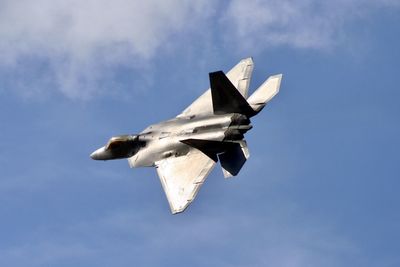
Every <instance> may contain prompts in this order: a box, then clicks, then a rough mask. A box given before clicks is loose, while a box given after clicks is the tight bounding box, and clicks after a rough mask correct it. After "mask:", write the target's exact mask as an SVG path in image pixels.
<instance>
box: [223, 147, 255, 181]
mask: <svg viewBox="0 0 400 267" xmlns="http://www.w3.org/2000/svg"><path fill="white" fill-rule="evenodd" d="M235 144H236V145H235V146H233V147H231V148H230V149H228V150H226V151H225V152H224V153H221V154H219V155H218V158H219V161H220V163H221V167H222V171H223V173H224V177H225V178H229V177H232V176H236V175H237V174H238V173H239V171H240V170H241V169H242V167H243V165H244V164H245V163H246V160H247V159H248V158H249V156H250V154H249V150H248V148H247V143H246V141H245V140H242V141H240V142H238V143H235Z"/></svg>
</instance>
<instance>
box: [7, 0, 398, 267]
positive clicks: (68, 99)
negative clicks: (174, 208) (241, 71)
mask: <svg viewBox="0 0 400 267" xmlns="http://www.w3.org/2000/svg"><path fill="white" fill-rule="evenodd" d="M399 25H400V2H399V1H391V0H386V1H373V0H364V1H361V0H351V1H324V2H320V1H314V0H299V1H290V0H284V1H273V0H266V1H257V0H250V1H239V0H232V1H212V2H211V1H187V2H186V1H185V2H182V1H175V0H169V1H158V0H151V1H146V2H145V3H144V2H143V3H142V2H141V1H128V0H116V1H112V4H111V2H109V1H105V0H101V1H85V2H84V3H82V2H81V1H74V0H73V1H64V0H61V1H50V0H38V1H28V0H26V1H23V0H21V1H0V140H1V142H0V151H1V152H0V166H1V175H0V218H1V219H0V229H1V230H0V265H1V266H33V267H36V266H74V267H76V266H172V265H174V266H188V265H189V266H205V265H207V266H210V265H211V266H213V265H214V266H288V267H292V266H296V267H297V266H299V267H300V266H379V267H382V266H384V267H386V266H387V267H391V266H399V265H400V256H399V253H398V252H399V250H400V244H399V241H398V240H399V239H400V212H399V203H400V196H399V194H398V188H399V186H400V182H399V174H400V164H399V156H398V151H399V149H400V141H399V136H400V125H399V115H400V106H399V104H398V99H399V98H400V90H399V84H400V75H399V69H400V68H399V67H400V64H399V62H400V50H399V47H400V27H399ZM248 56H253V58H254V61H255V70H254V73H253V80H252V82H251V88H250V90H254V89H255V88H257V86H258V85H260V84H261V83H262V82H263V81H264V80H265V79H266V78H267V76H269V75H272V74H276V73H283V74H284V77H283V82H282V86H281V91H280V93H279V95H278V96H277V97H276V98H275V99H273V101H271V103H270V104H269V105H268V107H267V108H266V109H264V111H263V112H262V113H261V114H260V115H258V116H257V117H255V118H254V119H253V125H254V128H253V130H252V131H250V132H249V133H248V134H247V140H248V143H249V149H250V153H251V157H250V159H249V161H248V162H247V163H246V165H245V166H244V168H243V169H242V171H241V173H240V174H239V176H238V177H236V178H234V179H230V180H224V178H223V175H222V171H221V170H220V168H219V167H217V168H215V170H214V171H213V172H212V173H211V175H210V176H209V178H208V180H207V181H206V183H205V184H204V186H203V187H202V189H201V191H200V192H199V194H198V196H197V199H196V201H195V202H194V203H192V205H191V206H190V207H189V209H188V210H187V211H186V212H185V213H183V214H180V215H175V216H172V215H171V214H170V211H169V207H168V203H167V201H166V199H165V196H164V192H163V191H162V188H161V185H160V183H159V180H158V177H157V175H156V172H155V170H154V169H151V168H148V169H146V168H143V169H130V168H129V167H128V163H127V162H126V161H125V160H120V161H112V162H111V161H110V162H96V161H92V160H91V159H90V158H89V154H90V153H91V152H92V151H93V150H94V149H96V148H97V147H99V146H101V145H103V144H104V143H105V142H106V141H107V140H108V138H109V137H111V136H113V135H117V134H125V133H137V132H140V131H141V130H142V129H143V128H145V127H146V126H147V125H148V124H150V123H155V122H158V121H162V120H165V119H168V118H171V117H173V116H175V115H177V114H178V113H180V112H181V111H182V110H183V109H184V108H185V107H186V106H187V105H189V104H190V103H191V102H192V101H193V100H194V99H195V98H196V97H197V96H198V95H200V94H201V93H202V92H203V91H204V90H205V89H206V88H208V86H209V85H208V72H210V71H215V70H220V69H222V70H225V71H228V70H229V69H230V68H231V67H232V66H234V65H235V64H236V63H237V62H238V61H239V60H240V59H241V58H244V57H248Z"/></svg>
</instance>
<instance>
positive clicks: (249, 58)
mask: <svg viewBox="0 0 400 267" xmlns="http://www.w3.org/2000/svg"><path fill="white" fill-rule="evenodd" d="M241 62H246V63H247V64H249V65H250V64H253V63H254V61H253V57H247V58H243V59H242V60H241Z"/></svg>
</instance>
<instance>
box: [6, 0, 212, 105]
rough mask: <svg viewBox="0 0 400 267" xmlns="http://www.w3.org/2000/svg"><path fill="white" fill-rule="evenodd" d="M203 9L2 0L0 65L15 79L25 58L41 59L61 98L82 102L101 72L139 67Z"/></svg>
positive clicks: (124, 0)
mask: <svg viewBox="0 0 400 267" xmlns="http://www.w3.org/2000/svg"><path fill="white" fill-rule="evenodd" d="M206 6H207V4H206V3H205V1H196V2H191V1H183V2H182V1H178V0H162V1H160V0H150V1H130V0H115V1H107V0H97V1H94V0H88V1H79V0H62V1H51V0H38V1H29V0H25V1H24V0H23V1H3V2H1V3H0V61H1V62H2V65H3V67H6V68H7V69H10V68H14V71H13V72H11V74H16V73H17V72H18V70H20V69H23V68H25V67H26V62H27V61H29V59H32V58H33V59H39V60H44V61H45V64H48V65H49V66H50V70H51V71H49V73H48V75H53V77H51V79H52V80H53V81H55V82H56V85H57V86H58V87H59V89H60V90H61V91H62V92H63V93H64V94H66V95H67V96H69V97H72V98H75V97H87V96H89V95H91V94H92V93H93V92H92V91H93V90H95V89H96V85H98V84H99V80H101V79H102V75H103V74H104V73H107V68H109V67H112V66H113V65H114V64H124V63H129V64H131V65H136V66H140V65H143V64H145V63H146V60H147V59H149V58H152V57H153V56H154V54H155V52H156V51H157V49H158V48H159V47H160V46H163V45H164V44H165V42H168V41H171V40H169V39H168V37H170V36H171V35H173V34H174V33H177V32H179V31H181V30H183V29H185V28H187V27H190V25H195V24H196V21H197V20H198V19H200V18H203V17H204V16H206V12H205V11H206V10H205V9H206ZM132 62H134V63H132ZM16 78H23V77H16ZM96 90H97V89H96Z"/></svg>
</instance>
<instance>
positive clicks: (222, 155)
mask: <svg viewBox="0 0 400 267" xmlns="http://www.w3.org/2000/svg"><path fill="white" fill-rule="evenodd" d="M181 142H182V143H184V144H187V145H189V146H191V147H193V148H196V149H198V150H200V151H201V152H203V153H204V154H205V155H207V156H208V157H209V158H211V159H212V160H214V162H217V161H218V159H219V160H220V163H221V167H222V170H223V172H224V177H225V178H228V177H232V176H236V175H237V174H238V173H239V171H240V169H241V168H242V167H243V165H244V164H245V163H246V160H247V159H248V158H249V156H250V154H249V150H248V148H247V143H246V141H245V140H241V141H238V142H220V141H209V140H200V139H185V140H181Z"/></svg>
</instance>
